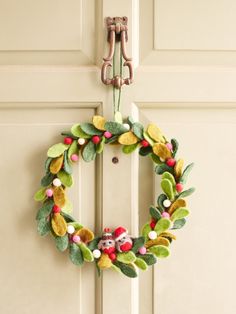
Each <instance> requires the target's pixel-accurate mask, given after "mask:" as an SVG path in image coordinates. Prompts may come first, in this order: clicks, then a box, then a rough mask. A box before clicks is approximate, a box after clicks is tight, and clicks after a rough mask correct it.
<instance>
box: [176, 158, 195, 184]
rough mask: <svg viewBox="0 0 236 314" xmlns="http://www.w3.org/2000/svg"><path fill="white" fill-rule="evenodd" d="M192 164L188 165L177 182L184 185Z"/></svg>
mask: <svg viewBox="0 0 236 314" xmlns="http://www.w3.org/2000/svg"><path fill="white" fill-rule="evenodd" d="M193 166H194V163H191V164H189V165H188V166H187V167H186V168H185V169H184V172H183V173H182V176H181V177H180V179H179V182H181V183H183V184H185V183H186V181H187V178H188V175H189V173H190V171H191V170H192V169H193Z"/></svg>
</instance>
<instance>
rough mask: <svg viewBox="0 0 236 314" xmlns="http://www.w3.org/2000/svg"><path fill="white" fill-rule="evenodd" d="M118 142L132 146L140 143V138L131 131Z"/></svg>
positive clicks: (120, 137)
mask: <svg viewBox="0 0 236 314" xmlns="http://www.w3.org/2000/svg"><path fill="white" fill-rule="evenodd" d="M118 142H119V143H120V144H122V145H132V144H136V143H137V142H138V138H137V136H136V135H134V133H133V132H131V131H129V132H126V133H124V134H122V135H120V136H119V138H118Z"/></svg>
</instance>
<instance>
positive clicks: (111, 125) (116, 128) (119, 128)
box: [105, 121, 127, 135]
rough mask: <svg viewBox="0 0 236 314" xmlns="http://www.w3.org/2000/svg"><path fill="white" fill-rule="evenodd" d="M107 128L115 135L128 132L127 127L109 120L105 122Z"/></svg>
mask: <svg viewBox="0 0 236 314" xmlns="http://www.w3.org/2000/svg"><path fill="white" fill-rule="evenodd" d="M105 129H106V130H107V131H109V132H111V134H113V135H117V134H122V133H125V132H127V129H126V128H125V127H124V126H123V124H120V123H118V122H113V121H108V122H106V123H105Z"/></svg>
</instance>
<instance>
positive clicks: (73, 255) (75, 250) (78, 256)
mask: <svg viewBox="0 0 236 314" xmlns="http://www.w3.org/2000/svg"><path fill="white" fill-rule="evenodd" d="M69 256H70V260H71V261H72V263H73V264H75V265H77V266H81V265H82V264H83V262H84V259H83V254H82V252H81V249H80V247H79V246H78V245H77V244H75V243H70V246H69Z"/></svg>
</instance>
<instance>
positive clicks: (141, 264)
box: [134, 257, 148, 270]
mask: <svg viewBox="0 0 236 314" xmlns="http://www.w3.org/2000/svg"><path fill="white" fill-rule="evenodd" d="M134 263H135V265H136V266H137V267H138V268H140V269H142V270H146V269H147V268H148V265H147V263H146V262H145V261H144V260H143V259H142V258H139V257H137V258H136V261H135V262H134Z"/></svg>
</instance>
